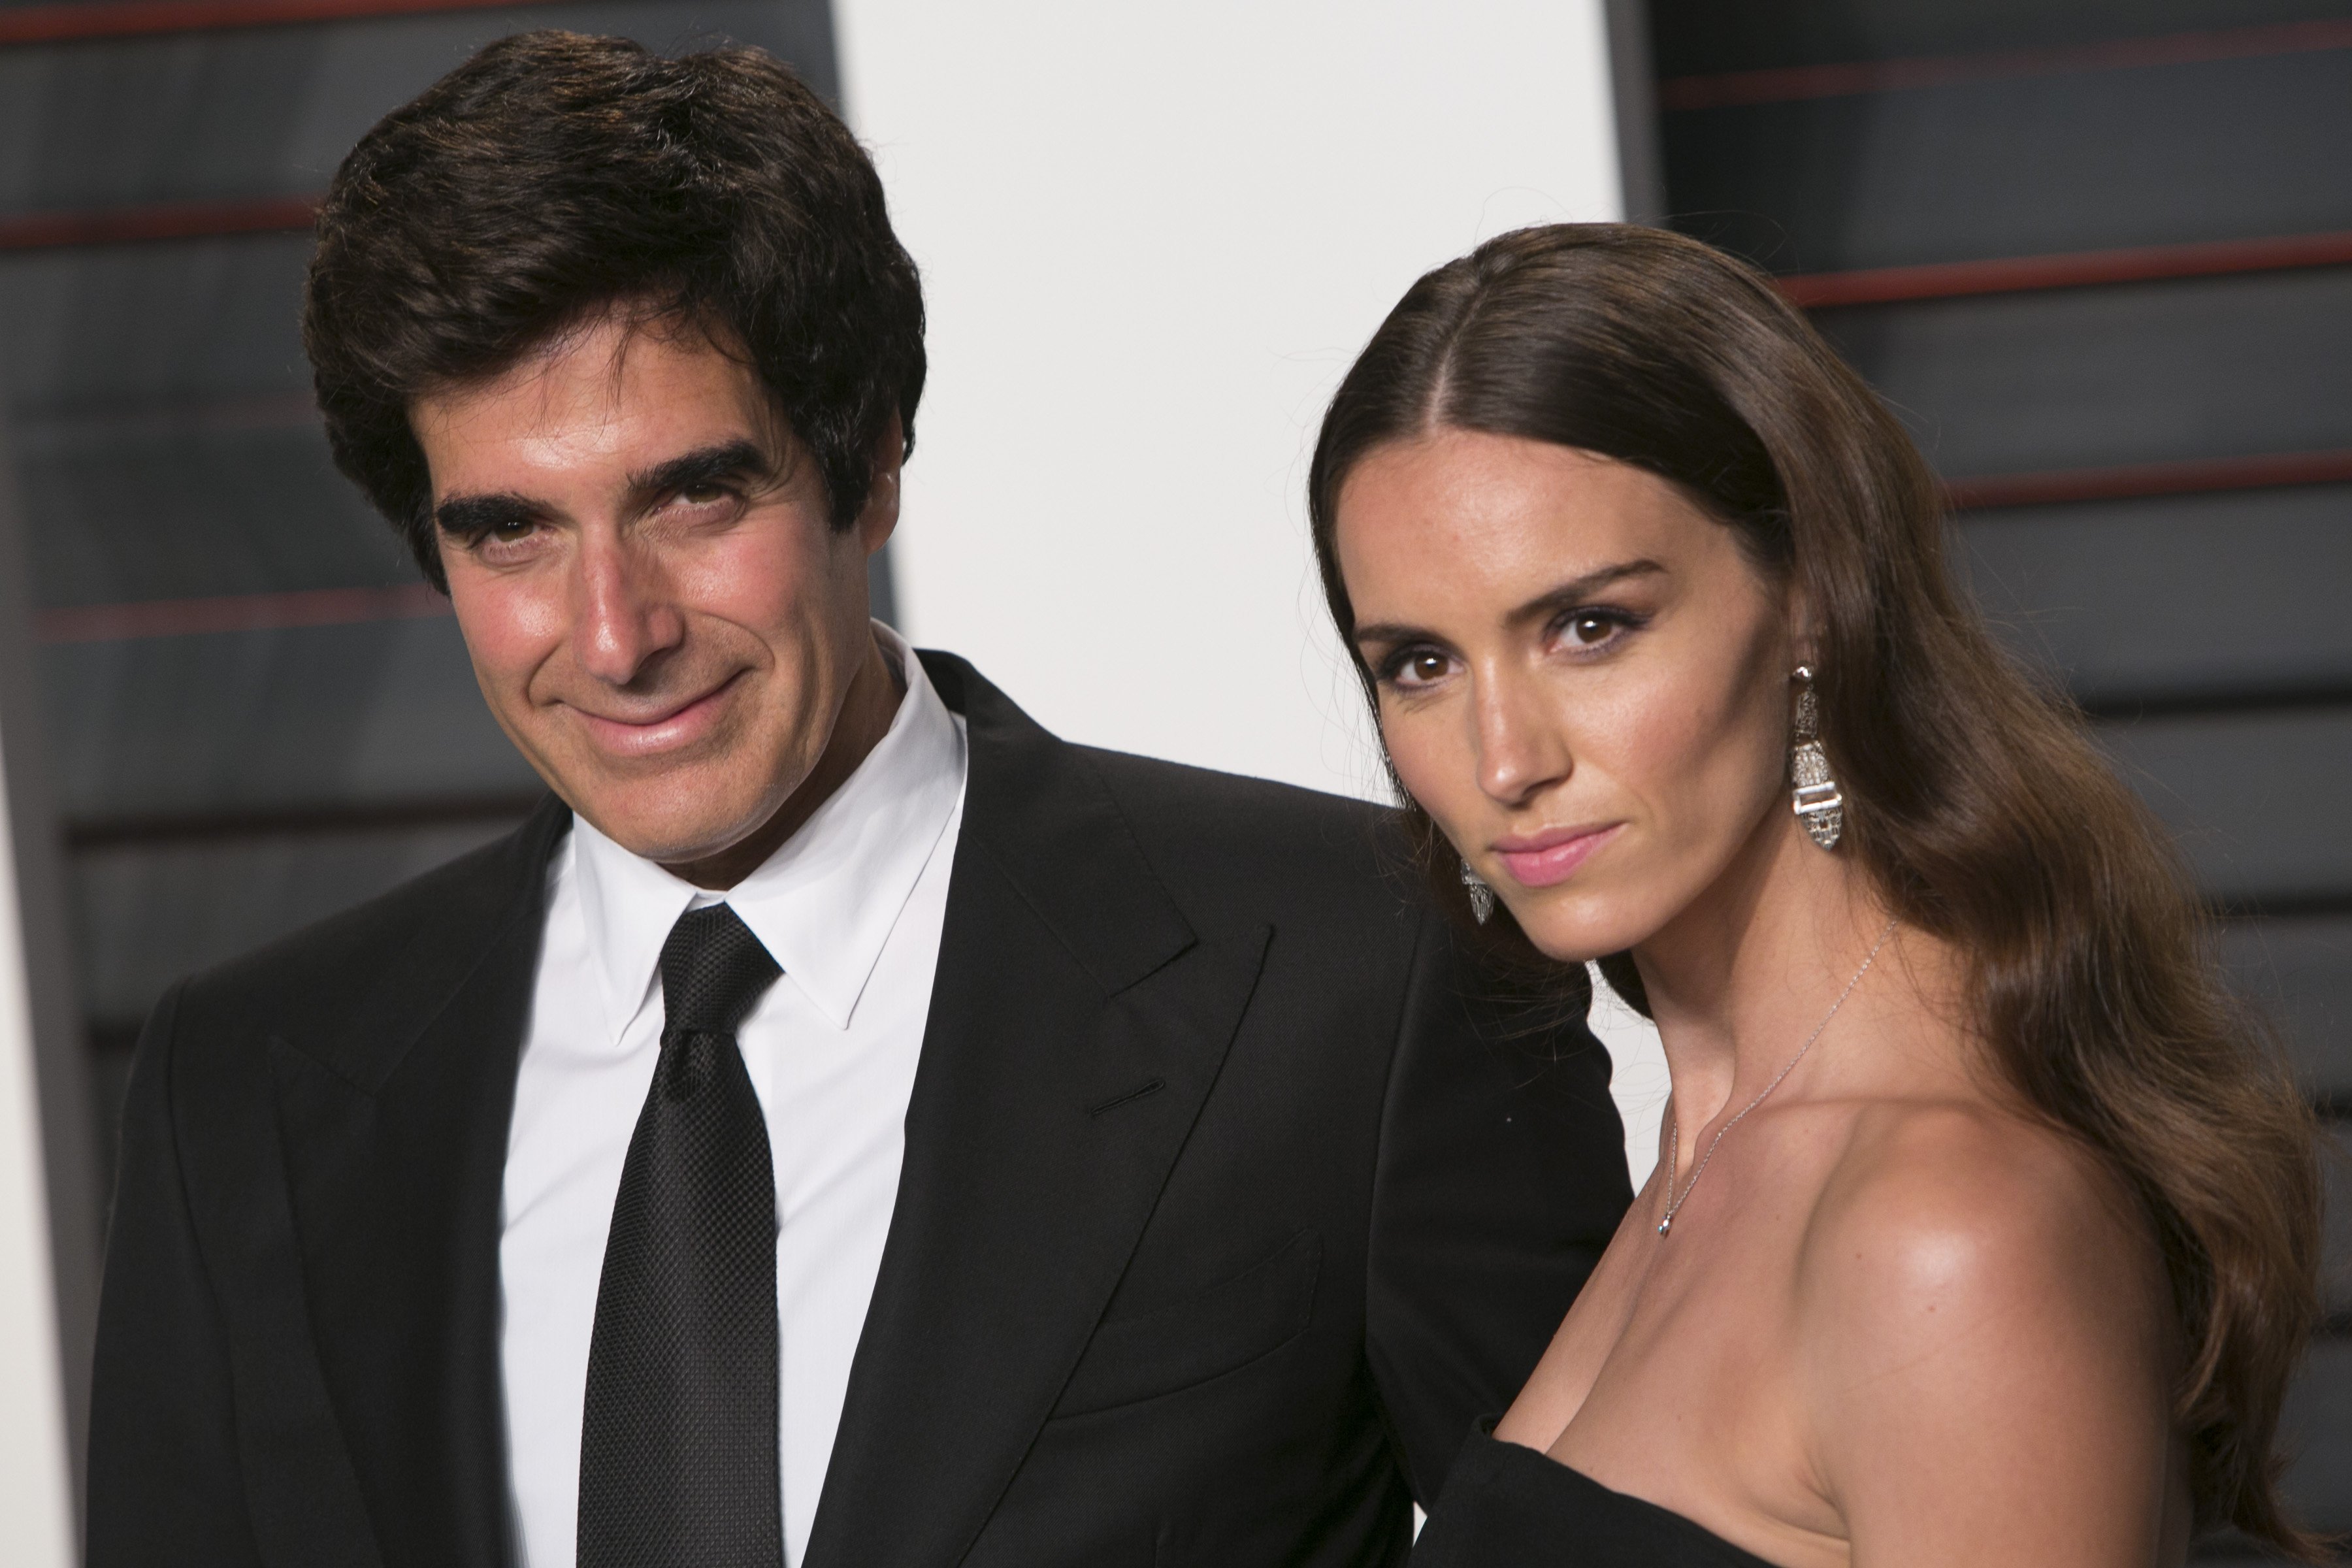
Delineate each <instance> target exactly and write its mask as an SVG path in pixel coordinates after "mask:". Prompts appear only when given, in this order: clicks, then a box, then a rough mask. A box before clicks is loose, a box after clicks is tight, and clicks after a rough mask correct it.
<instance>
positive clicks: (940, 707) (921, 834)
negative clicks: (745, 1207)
mask: <svg viewBox="0 0 2352 1568" xmlns="http://www.w3.org/2000/svg"><path fill="white" fill-rule="evenodd" d="M874 636H875V639H876V640H877V642H879V643H880V644H881V645H882V649H883V652H884V654H885V655H886V656H887V657H889V658H894V659H896V660H898V664H899V666H900V667H901V668H902V669H903V670H904V671H905V674H906V680H907V692H906V695H905V696H904V697H903V698H902V699H900V700H899V703H898V713H897V714H896V715H895V716H894V717H893V718H892V719H891V721H890V729H889V731H888V733H887V734H885V735H884V736H883V737H882V739H881V741H880V742H878V743H877V744H876V746H875V748H874V750H873V751H871V752H868V753H867V754H866V760H865V761H864V762H862V763H858V764H857V770H856V772H855V773H851V774H850V775H849V777H848V778H847V779H846V780H845V781H844V782H843V784H842V785H841V787H840V788H839V789H837V790H835V791H834V793H833V795H831V797H830V798H828V799H827V800H826V801H825V802H824V805H820V806H818V807H817V808H816V811H815V812H814V814H813V815H812V816H810V817H809V819H808V821H807V822H805V823H803V825H802V826H801V829H800V831H799V832H797V833H795V834H793V836H792V837H790V838H788V839H786V840H785V841H784V842H783V843H782V845H781V846H779V847H777V849H776V852H775V853H774V854H772V855H771V856H769V857H768V858H767V859H766V860H765V861H764V862H762V863H761V866H760V868H758V869H757V870H755V871H753V872H752V873H751V875H750V876H748V877H746V878H744V879H742V880H741V881H740V882H738V883H737V884H736V885H735V886H734V887H733V888H731V889H728V890H727V891H726V892H724V893H705V892H704V891H703V890H702V889H698V888H697V887H695V886H694V885H693V884H692V883H691V882H688V881H686V880H684V879H681V878H678V877H674V876H672V875H671V874H670V873H669V872H667V871H666V870H664V869H663V868H661V867H660V866H658V865H656V864H655V863H654V862H653V861H651V860H647V859H645V858H642V857H640V856H636V855H633V854H631V853H630V852H629V851H628V850H626V849H624V848H622V847H620V846H619V845H618V844H616V843H614V841H613V840H612V839H610V838H608V837H605V836H604V834H603V833H601V832H599V831H598V830H597V829H596V828H595V826H593V824H591V823H590V822H588V821H587V819H586V818H584V817H582V816H578V815H577V814H575V815H574V816H573V819H572V835H571V845H570V848H569V851H568V852H569V853H570V854H571V856H572V871H573V874H574V875H575V876H576V877H577V878H578V879H579V887H580V907H581V911H582V913H583V916H584V917H585V919H586V924H587V928H588V945H589V951H590V953H591V955H592V957H593V960H594V963H595V968H596V973H597V978H598V984H599V986H600V988H601V990H602V992H603V994H604V998H603V999H604V1009H605V1016H606V1020H607V1023H608V1024H609V1026H610V1035H611V1037H612V1038H614V1039H618V1038H619V1037H620V1036H621V1033H622V1031H623V1030H625V1028H627V1027H628V1025H629V1022H630V1020H631V1019H633V1018H635V1016H636V1015H637V1013H638V1011H639V1009H641V1008H642V1007H644V1006H645V1005H646V1002H647V1000H648V999H649V997H650V996H651V994H652V992H653V986H654V981H655V979H656V973H657V971H658V970H659V967H660V963H661V949H662V943H663V942H666V941H667V940H668V937H669V931H670V927H672V926H673V925H675V924H677V918H678V916H680V915H682V914H684V913H685V912H686V911H687V910H688V909H689V908H691V907H693V906H695V905H697V904H713V903H722V902H723V903H726V904H729V905H730V906H732V907H733V909H734V910H735V912H736V913H737V914H738V915H740V916H741V917H742V919H743V923H744V924H746V925H748V926H750V927H751V931H752V934H753V935H755V936H757V937H758V938H759V939H760V941H761V942H762V943H764V944H765V945H766V947H767V949H768V952H770V953H771V954H772V955H773V956H774V958H775V960H776V962H777V963H778V964H780V965H782V968H783V972H784V983H789V984H793V985H797V986H798V987H799V988H800V990H801V992H802V993H803V994H804V995H806V996H807V997H808V999H809V1001H810V1002H811V1003H813V1004H814V1005H815V1007H816V1009H817V1011H818V1012H820V1013H822V1014H823V1015H824V1016H825V1018H826V1019H827V1020H828V1021H829V1022H831V1023H832V1025H833V1026H834V1027H835V1028H836V1029H846V1028H847V1027H849V1020H850V1016H851V1015H852V1014H853V1013H855V1012H856V1009H857V999H858V997H859V996H860V995H862V994H864V992H865V990H866V980H867V979H868V977H870V976H871V975H872V974H873V973H874V966H875V964H876V963H878V962H879V961H880V959H881V957H882V949H883V947H884V946H885V944H887V942H888V941H889V938H890V932H891V931H892V929H893V928H894V927H896V926H897V924H898V916H899V913H900V911H902V910H904V909H905V908H906V906H907V900H908V899H909V898H910V897H912V896H913V894H914V891H915V884H916V882H917V881H918V880H919V879H920V878H921V876H922V874H923V868H924V867H925V866H927V865H929V863H930V858H931V855H932V853H933V852H934V851H935V850H936V849H937V848H938V847H939V843H940V835H942V834H943V833H945V832H946V830H947V826H948V823H949V821H950V819H951V818H952V817H953V816H955V810H956V805H957V804H958V803H959V802H960V801H961V799H962V798H963V784H964V771H965V760H964V736H963V729H962V726H961V725H960V724H958V723H957V722H956V720H955V715H953V714H952V713H950V712H949V711H948V707H947V704H946V703H945V702H943V701H941V700H940V694H939V693H938V691H936V690H935V689H932V686H931V682H930V678H929V676H928V675H926V674H925V673H924V670H923V666H922V661H921V660H919V659H918V658H915V656H914V652H913V650H912V649H911V648H909V647H908V646H907V643H906V641H905V639H903V638H902V637H899V636H898V633H897V632H894V631H892V630H891V629H890V628H889V627H887V626H884V625H883V624H882V623H881V622H879V621H877V622H875V623H874Z"/></svg>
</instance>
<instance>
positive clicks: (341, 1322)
mask: <svg viewBox="0 0 2352 1568" xmlns="http://www.w3.org/2000/svg"><path fill="white" fill-rule="evenodd" d="M569 821H570V814H569V813H568V812H567V811H566V810H565V809H564V808H563V807H562V805H561V803H559V802H556V801H553V800H552V799H551V800H550V801H549V802H548V803H547V804H546V805H544V806H542V807H541V810H540V811H539V812H537V813H536V814H534V816H532V818H531V820H530V822H529V823H527V824H526V825H525V826H524V827H523V828H522V829H521V830H520V831H519V832H518V833H517V834H515V835H514V836H513V837H509V839H507V840H506V841H504V842H503V843H502V844H500V845H499V846H497V847H494V848H493V849H492V850H490V851H488V852H486V853H485V855H484V857H483V858H482V859H481V860H480V861H479V862H478V864H477V865H475V866H473V867H471V868H468V869H469V874H467V875H465V876H461V877H457V878H453V879H451V882H450V885H449V886H448V887H447V888H446V889H442V890H441V891H442V893H443V895H444V896H443V897H442V898H441V899H440V900H438V901H437V904H436V909H435V910H434V911H433V919H432V921H431V923H430V924H429V925H426V926H425V927H423V928H422V929H420V930H418V931H415V934H414V935H413V937H412V938H411V940H410V941H409V942H408V943H407V945H406V946H405V947H404V948H403V949H401V950H400V951H397V952H393V953H390V954H388V955H387V956H386V958H385V961H384V962H383V964H382V966H381V968H379V969H377V970H376V971H375V975H374V979H373V984H369V985H367V986H365V987H363V988H361V989H360V990H359V992H358V994H356V995H354V996H353V997H352V998H351V999H350V1002H349V1004H348V1011H347V1012H346V1013H343V1014H342V1015H341V1017H340V1018H339V1019H334V1020H331V1021H327V1022H323V1023H321V1024H320V1026H316V1027H312V1028H304V1027H300V1026H297V1027H293V1028H289V1029H287V1030H286V1031H285V1032H284V1033H283V1034H282V1035H280V1036H278V1037H273V1038H272V1040H271V1041H270V1053H271V1066H272V1069H273V1073H274V1076H275V1079H276V1082H277V1089H278V1107H279V1121H280V1124H281V1126H282V1129H283V1136H284V1142H285V1145H286V1169H287V1176H288V1182H289V1189H290V1192H291V1195H292V1199H293V1209H294V1217H295V1222H296V1231H297V1233H298V1235H299V1238H300V1243H301V1255H302V1258H303V1268H304V1281H305V1287H306V1293H307V1295H308V1298H309V1301H310V1316H311V1321H312V1324H313V1330H314V1332H315V1335H316V1337H317V1341H318V1349H319V1359H320V1366H321V1368H322V1370H323V1371H324V1373H325V1374H326V1379H327V1384H328V1387H329V1391H330V1393H331V1396H332V1398H333V1401H334V1405H335V1408H336V1415H337V1418H338V1425H339V1426H340V1428H341V1431H342V1433H343V1436H344V1438H345V1441H346V1443H347V1444H348V1446H349V1447H350V1449H351V1452H352V1460H353V1463H354V1467H355V1468H356V1470H357V1472H358V1475H359V1478H360V1482H361V1489H362V1493H363V1494H364V1496H365V1497H366V1500H367V1502H368V1505H369V1512H370V1516H371V1518H372V1520H373V1523H374V1528H375V1531H376V1534H377V1535H378V1537H379V1539H380V1540H381V1541H382V1542H383V1546H384V1555H385V1557H386V1558H387V1559H388V1560H391V1561H410V1562H428V1561H429V1562H435V1563H449V1564H452V1565H458V1564H463V1565H466V1568H476V1565H479V1568H495V1565H499V1564H503V1563H506V1562H508V1561H509V1558H510V1556H511V1552H510V1544H509V1527H508V1522H507V1521H508V1511H509V1500H508V1496H507V1485H506V1479H507V1478H506V1468H507V1467H506V1457H505V1432H504V1428H503V1421H502V1416H501V1414H500V1412H501V1405H502V1395H501V1391H500V1383H499V1280H498V1269H499V1199H500V1193H501V1189H502V1185H503V1181H502V1178H503V1172H504V1168H505V1162H506V1149H507V1137H508V1124H509V1120H510V1117H511V1112H512V1108H513V1100H514V1087H515V1073H516V1068H517V1063H518V1060H519V1057H520V1050H521V1046H522V1039H523V1034H524V1031H525V1029H526V1028H527V1027H528V1025H529V1018H530V996H531V991H532V980H533V973H534V971H535V968H536V963H537V956H538V951H539V942H540V934H541V926H542V925H543V923H544V913H545V910H544V904H545V887H546V866H547V859H548V856H549V854H550V852H551V849H552V847H553V846H554V844H555V842H556V840H557V839H558V838H559V837H561V835H562V832H563V830H564V828H565V826H567V825H568V823H569ZM412 918H413V917H412Z"/></svg>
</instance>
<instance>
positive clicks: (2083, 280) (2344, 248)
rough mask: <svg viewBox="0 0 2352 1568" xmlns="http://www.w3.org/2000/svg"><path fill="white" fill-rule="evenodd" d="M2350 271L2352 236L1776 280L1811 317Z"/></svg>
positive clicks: (2153, 248)
mask: <svg viewBox="0 0 2352 1568" xmlns="http://www.w3.org/2000/svg"><path fill="white" fill-rule="evenodd" d="M2344 266H2352V230H2347V231H2344V232H2341V233H2336V234H2299V235H2291V236H2287V237H2281V238H2274V239H2230V240H2221V241H2218V242H2215V243H2212V244H2205V245H2151V246H2142V247H2135V248H2133V249H2128V250H2079V251H2074V252H2071V253H2069V254H2065V255H2061V256H2017V257H2003V258H1999V259H1996V260H1990V261H1946V262H1937V263H1934V264H1931V265H1928V266H1925V267H1875V268H1865V269H1863V270H1859V271H1853V272H1807V273H1799V274H1794V275H1791V276H1790V277H1786V278H1782V279H1779V283H1780V292H1781V293H1783V294H1785V295H1787V296H1788V297H1789V300H1790V302H1791V303H1793V304H1798V305H1802V306H1804V307H1805V308H1806V309H1808V310H1814V309H1819V308H1821V307H1823V306H1833V305H1884V304H1887V303H1890V302H1892V301H1895V300H1954V299H1960V298H1963V297H1965V296H1968V295H1971V294H2007V293H2014V292H2019V291H2022V290H2025V289H2081V288H2087V287H2093V286H2095V285H2100V284H2113V283H2146V282H2152V281H2156V280H2159V279H2167V278H2212V277H2219V276H2221V275H2222V274H2225V273H2232V272H2279V271H2285V270H2287V269H2289V268H2297V267H2344Z"/></svg>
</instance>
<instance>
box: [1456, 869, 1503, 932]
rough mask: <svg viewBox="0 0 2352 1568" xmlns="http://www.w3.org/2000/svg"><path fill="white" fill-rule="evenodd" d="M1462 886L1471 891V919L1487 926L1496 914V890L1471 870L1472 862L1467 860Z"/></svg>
mask: <svg viewBox="0 0 2352 1568" xmlns="http://www.w3.org/2000/svg"><path fill="white" fill-rule="evenodd" d="M1462 885H1463V887H1465V889H1469V893H1470V914H1471V918H1472V919H1474V920H1475V921H1477V922H1478V923H1479V924H1480V925H1485V924H1486V922H1487V921H1488V920H1490V919H1492V918H1493V916H1494V913H1495V889H1492V888H1490V887H1488V886H1487V885H1486V879H1485V878H1483V877H1481V876H1479V875H1478V873H1477V872H1475V871H1473V870H1472V869H1470V862H1469V861H1468V860H1466V859H1465V860H1464V861H1463V862H1462Z"/></svg>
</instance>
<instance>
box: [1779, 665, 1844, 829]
mask: <svg viewBox="0 0 2352 1568" xmlns="http://www.w3.org/2000/svg"><path fill="white" fill-rule="evenodd" d="M1795 679H1796V680H1797V682H1798V686H1797V743H1796V745H1795V747H1794V748H1793V749H1792V750H1791V751H1790V753H1789V777H1790V782H1792V783H1793V784H1795V785H1796V810H1797V820H1798V821H1799V822H1801V823H1803V824H1804V825H1805V831H1806V832H1807V833H1810V834H1811V835H1812V837H1813V842H1814V843H1816V844H1818V845H1820V846H1821V847H1822V848H1824V849H1834V848H1836V847H1837V841H1838V835H1839V834H1841V833H1843V831H1844V830H1845V796H1843V795H1840V794H1839V793H1838V786H1837V780H1835V779H1833V778H1832V777H1831V776H1830V757H1829V753H1828V752H1824V751H1822V705H1821V700H1820V699H1818V698H1816V697H1815V696H1814V695H1813V669H1812V666H1811V665H1806V664H1801V665H1799V666H1797V668H1796V673H1795Z"/></svg>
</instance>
